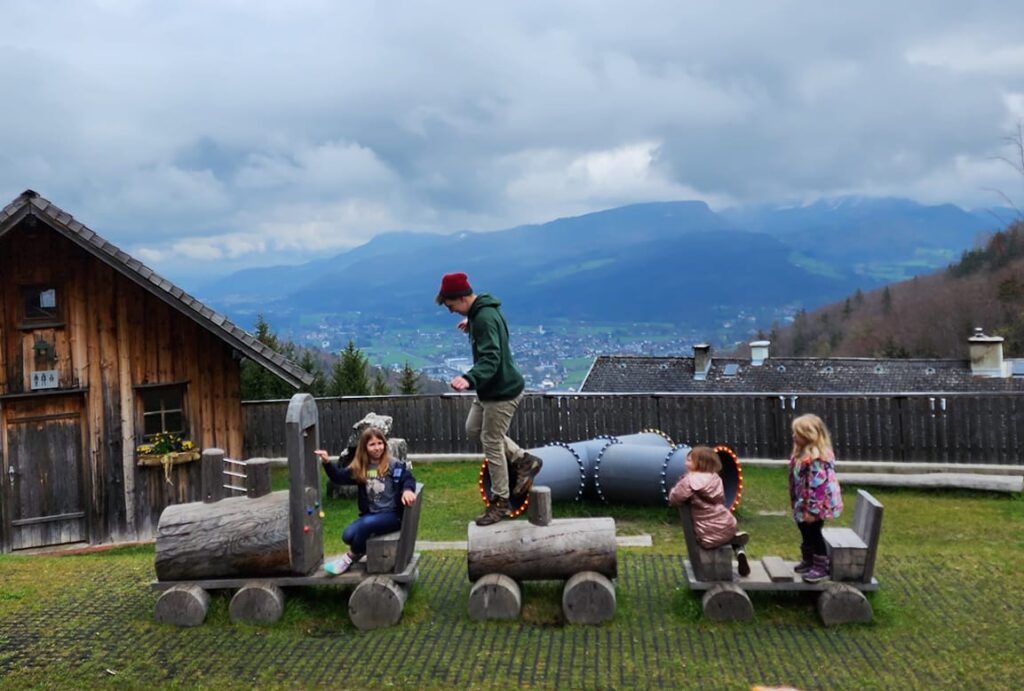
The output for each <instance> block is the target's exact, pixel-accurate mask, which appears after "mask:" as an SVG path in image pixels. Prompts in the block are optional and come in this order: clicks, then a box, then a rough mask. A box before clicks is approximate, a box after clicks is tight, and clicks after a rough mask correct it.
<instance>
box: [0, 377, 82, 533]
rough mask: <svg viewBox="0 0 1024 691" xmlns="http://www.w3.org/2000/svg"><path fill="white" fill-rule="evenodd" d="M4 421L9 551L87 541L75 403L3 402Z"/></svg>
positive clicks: (70, 400)
mask: <svg viewBox="0 0 1024 691" xmlns="http://www.w3.org/2000/svg"><path fill="white" fill-rule="evenodd" d="M3 419H4V431H5V437H6V439H5V441H6V443H5V444H4V450H5V453H4V455H3V456H4V463H3V466H4V467H3V486H4V504H6V506H7V507H8V510H7V511H6V512H5V523H6V524H7V525H6V526H5V527H6V528H7V530H6V533H7V540H6V541H5V542H6V543H7V545H8V548H9V549H11V550H17V549H29V548H32V547H45V546H48V545H62V544H67V543H72V542H82V541H84V540H88V537H89V532H88V517H87V515H86V503H87V498H88V492H87V489H86V483H85V473H84V469H85V464H84V462H83V453H82V409H81V402H80V399H76V398H68V397H61V398H59V399H50V398H48V397H47V398H46V399H39V400H38V401H31V402H29V401H9V402H5V404H4V407H3Z"/></svg>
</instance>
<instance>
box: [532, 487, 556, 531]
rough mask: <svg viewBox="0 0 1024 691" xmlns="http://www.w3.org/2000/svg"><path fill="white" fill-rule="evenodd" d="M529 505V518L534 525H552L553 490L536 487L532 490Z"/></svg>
mask: <svg viewBox="0 0 1024 691" xmlns="http://www.w3.org/2000/svg"><path fill="white" fill-rule="evenodd" d="M529 502H530V503H529V504H527V507H526V512H527V514H526V515H527V518H528V519H529V521H530V523H532V524H533V525H548V524H550V523H551V518H552V513H551V488H550V487H534V488H533V489H531V490H530V499H529Z"/></svg>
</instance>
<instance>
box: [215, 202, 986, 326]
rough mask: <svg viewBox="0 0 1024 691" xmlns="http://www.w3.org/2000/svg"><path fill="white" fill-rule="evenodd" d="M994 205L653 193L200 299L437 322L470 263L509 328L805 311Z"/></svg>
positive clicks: (241, 279)
mask: <svg viewBox="0 0 1024 691" xmlns="http://www.w3.org/2000/svg"><path fill="white" fill-rule="evenodd" d="M998 218H999V216H998V213H992V212H987V211H982V212H970V211H966V210H963V209H961V208H959V207H957V206H954V205H951V204H943V205H932V206H929V205H923V204H919V203H917V202H914V201H911V200H907V199H896V198H869V197H842V198H833V199H825V200H821V201H818V202H815V203H813V204H808V205H803V206H790V207H779V206H753V207H742V208H732V209H725V210H722V211H720V212H715V211H712V210H711V209H710V208H709V207H708V206H707V205H706V204H704V203H703V202H698V201H676V202H653V203H645V204H635V205H630V206H624V207H619V208H615V209H609V210H606V211H599V212H595V213H590V214H586V215H582V216H577V217H572V218H561V219H557V220H554V221H551V222H548V223H543V224H537V225H525V226H519V227H515V228H510V229H507V230H502V231H494V232H486V233H483V232H469V231H466V232H459V233H454V234H447V235H442V234H432V233H420V232H408V231H401V232H391V233H383V234H381V235H378V236H376V237H374V238H373V239H372V240H370V241H369V242H367V243H366V244H364V245H361V246H359V247H356V248H354V249H352V250H349V251H346V252H342V253H340V254H338V255H336V256H334V257H331V258H328V259H320V260H316V261H311V262H308V263H306V264H302V265H298V266H274V267H266V268H258V269H247V270H244V271H240V272H237V273H235V274H231V275H230V276H228V277H226V278H223V279H220V280H217V281H215V282H212V283H209V284H207V285H205V286H201V287H200V289H199V290H197V291H196V292H197V296H198V297H199V298H200V299H202V300H204V301H205V302H207V303H208V304H211V305H212V306H214V307H216V308H217V309H219V310H221V311H223V312H226V313H227V314H228V315H229V316H230V317H232V318H233V319H235V320H236V321H239V323H242V324H248V323H251V322H252V320H253V318H254V315H255V313H256V312H262V313H263V314H264V315H265V316H267V318H268V319H269V320H270V321H271V322H272V323H274V324H275V325H279V324H288V323H291V322H294V321H295V320H296V319H297V318H298V317H299V316H302V315H330V314H335V315H341V314H352V313H355V312H358V313H360V314H362V315H373V314H380V315H387V316H389V317H392V318H394V317H398V318H400V319H401V320H402V321H405V322H407V323H410V324H416V323H419V322H420V321H422V320H428V321H429V320H432V319H436V318H437V316H438V310H439V308H438V307H437V306H436V305H435V304H434V302H433V297H434V295H435V293H436V291H437V286H438V283H439V280H440V276H441V275H442V274H443V273H446V272H450V271H465V272H466V273H467V274H469V277H470V280H471V282H472V283H473V285H474V287H475V288H476V289H477V292H489V293H493V294H495V295H497V296H499V297H500V299H501V300H502V301H503V302H504V305H505V307H504V309H505V311H506V313H507V314H508V315H509V316H510V318H512V319H515V320H516V321H517V322H519V323H541V322H543V321H545V320H551V319H569V320H579V321H589V322H599V323H604V324H607V323H621V322H639V321H648V322H649V321H656V322H670V323H673V324H680V325H687V326H690V327H694V328H700V327H701V325H702V324H704V323H709V322H710V320H715V319H721V317H722V315H727V314H736V313H742V312H746V313H755V314H757V313H761V314H763V313H764V310H765V309H766V308H776V307H779V306H783V305H798V306H801V307H805V308H813V307H816V306H818V305H821V304H825V303H827V302H830V301H832V300H836V299H838V298H840V297H843V296H845V295H848V294H850V293H852V292H854V291H855V290H857V289H864V290H870V289H872V288H875V287H878V286H880V285H882V284H884V283H887V282H890V281H893V280H899V279H904V278H908V277H911V276H915V275H918V274H921V273H926V272H929V271H932V270H934V269H936V268H938V267H942V266H946V265H948V264H949V263H950V262H951V261H953V260H955V259H956V258H957V257H958V256H959V255H960V253H962V252H963V251H965V250H967V249H969V248H971V247H972V246H974V245H975V244H976V243H977V241H978V239H979V236H982V235H983V234H985V233H991V232H993V231H996V230H998V229H999V228H1000V227H1001V226H1002V225H1003V224H1001V223H1000V222H999V220H998Z"/></svg>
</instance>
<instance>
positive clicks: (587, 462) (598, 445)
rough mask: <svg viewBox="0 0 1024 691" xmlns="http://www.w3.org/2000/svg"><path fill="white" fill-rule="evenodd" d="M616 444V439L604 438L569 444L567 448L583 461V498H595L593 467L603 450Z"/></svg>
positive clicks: (617, 441)
mask: <svg viewBox="0 0 1024 691" xmlns="http://www.w3.org/2000/svg"><path fill="white" fill-rule="evenodd" d="M618 443H619V440H618V439H616V438H615V437H611V436H604V437H597V438H596V439H588V440H587V441H577V442H573V443H571V444H569V448H570V449H572V450H573V451H575V452H576V454H577V455H578V456H579V457H580V460H581V461H583V471H584V487H583V496H584V497H588V498H595V497H597V490H596V489H594V466H595V465H596V464H597V459H599V458H600V457H601V454H602V453H604V450H605V449H606V448H608V445H609V444H618ZM541 472H543V471H541Z"/></svg>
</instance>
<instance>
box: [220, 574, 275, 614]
mask: <svg viewBox="0 0 1024 691" xmlns="http://www.w3.org/2000/svg"><path fill="white" fill-rule="evenodd" d="M228 614H229V615H230V616H231V621H245V622H249V623H250V624H273V623H274V622H276V621H277V620H278V619H280V618H281V615H282V614H284V591H283V590H281V589H280V588H278V587H277V586H276V585H274V584H273V583H268V582H267V581H253V582H252V583H247V584H245V585H244V586H242V587H241V588H240V589H239V590H238V592H237V593H235V595H234V597H232V598H231V605H230V606H229V607H228Z"/></svg>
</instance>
